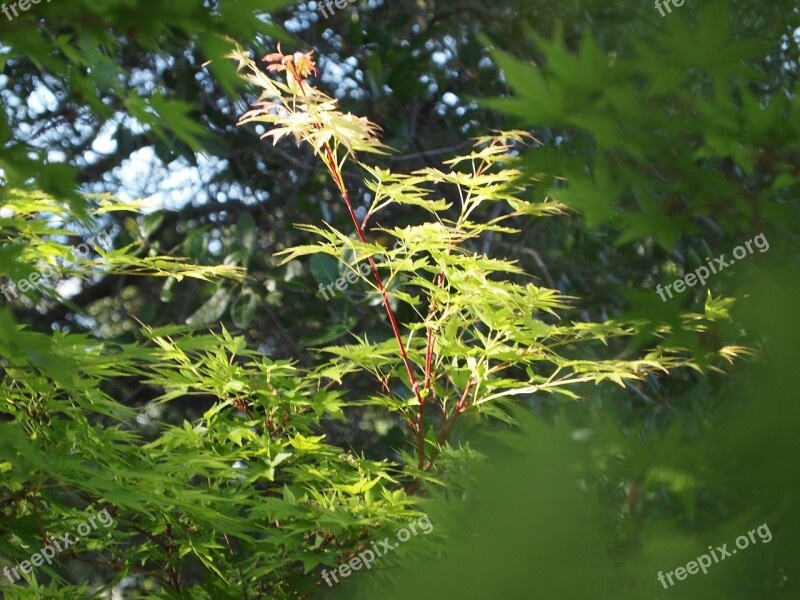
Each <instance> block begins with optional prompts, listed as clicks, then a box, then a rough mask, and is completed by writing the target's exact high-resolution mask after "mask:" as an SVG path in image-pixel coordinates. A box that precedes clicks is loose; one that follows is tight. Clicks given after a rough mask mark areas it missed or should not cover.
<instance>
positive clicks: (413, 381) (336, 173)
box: [287, 63, 424, 451]
mask: <svg viewBox="0 0 800 600" xmlns="http://www.w3.org/2000/svg"><path fill="white" fill-rule="evenodd" d="M287 69H288V70H289V72H290V73H291V74H292V77H293V78H294V80H295V82H296V83H297V86H298V88H299V89H300V92H301V93H302V94H303V98H305V100H306V102H308V96H307V95H306V90H305V86H304V85H303V78H302V77H300V74H299V73H298V72H297V69H296V68H295V66H294V64H293V63H289V64H288V65H287ZM315 126H316V128H317V129H322V125H320V124H319V123H315ZM324 151H325V158H326V164H327V167H328V173H330V175H331V177H332V178H333V180H334V183H335V184H336V187H337V188H338V189H339V193H340V194H341V196H342V200H344V203H345V205H346V206H347V210H348V212H349V213H350V218H351V219H352V220H353V226H354V227H355V229H356V234H357V235H358V237H359V239H360V240H361V241H362V242H363V243H366V242H367V239H366V236H365V235H364V228H363V227H362V226H361V224H360V223H359V222H358V218H357V217H356V213H355V210H353V203H352V202H351V201H350V194H349V193H348V191H347V187H346V186H345V183H344V179H343V177H342V173H341V170H340V168H339V163H338V162H337V161H336V160H335V155H334V152H333V150H332V149H331V146H330V143H329V142H325V145H324ZM367 261H368V262H369V267H370V270H371V271H372V276H373V278H374V279H375V284H376V286H377V288H378V292H379V293H380V295H381V301H382V303H383V307H384V309H385V310H386V315H387V316H388V317H389V323H390V324H391V327H392V332H393V333H394V338H395V340H396V341H397V346H398V348H399V350H400V356H401V358H402V359H403V365H404V366H405V368H406V373H407V374H408V380H409V384H410V385H411V389H412V390H413V392H414V396H415V397H416V398H417V401H418V402H419V403H420V405H422V404H423V403H424V397H423V395H422V394H421V392H420V389H419V382H418V381H417V378H416V376H415V375H414V369H413V367H412V366H411V361H410V360H409V358H408V352H407V351H406V347H405V344H403V338H402V336H401V335H400V327H399V326H398V325H397V319H395V316H394V311H393V310H392V307H391V305H390V304H389V296H388V294H387V293H386V287H385V286H384V285H383V280H382V279H381V276H380V273H378V268H377V267H376V266H375V261H374V260H373V259H372V257H371V256H369V257H367ZM417 429H418V430H420V429H421V426H420V425H419V424H417ZM423 451H424V449H423Z"/></svg>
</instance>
